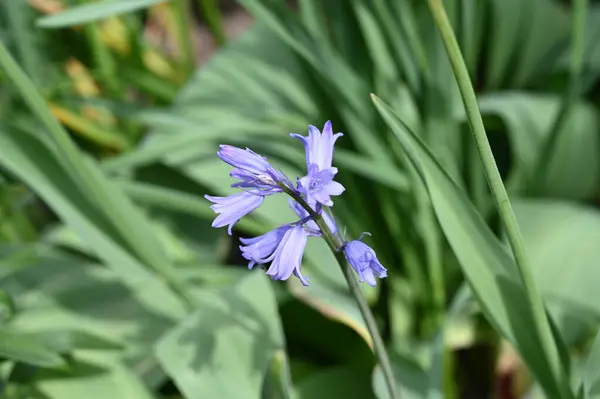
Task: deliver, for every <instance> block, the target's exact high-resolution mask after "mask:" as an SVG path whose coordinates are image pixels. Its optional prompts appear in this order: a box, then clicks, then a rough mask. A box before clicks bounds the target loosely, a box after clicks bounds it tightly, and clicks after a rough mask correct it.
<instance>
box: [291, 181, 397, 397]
mask: <svg viewBox="0 0 600 399" xmlns="http://www.w3.org/2000/svg"><path fill="white" fill-rule="evenodd" d="M281 188H283V191H284V192H285V193H286V194H287V195H289V196H290V197H292V198H293V199H294V200H295V201H296V202H298V203H299V204H300V205H302V207H303V208H304V209H305V210H306V211H307V212H308V214H309V215H310V216H311V217H312V219H313V220H314V222H315V223H316V224H317V226H319V229H320V230H321V234H322V236H323V238H324V239H325V241H326V242H327V245H329V248H331V250H332V251H333V254H334V255H335V258H336V259H337V261H338V264H339V265H340V267H341V268H342V272H343V273H344V277H345V278H346V282H347V283H348V288H349V289H350V293H351V294H352V296H353V297H354V299H355V300H356V304H357V305H358V308H359V310H360V313H361V315H362V317H363V319H364V321H365V324H366V325H367V330H369V334H370V335H371V339H372V340H373V349H374V350H375V355H376V356H377V359H379V365H380V366H381V370H382V371H383V376H384V379H385V382H386V385H387V388H388V391H389V394H390V399H398V398H399V397H400V396H399V395H398V393H397V390H396V384H395V382H394V373H393V372H392V364H391V362H390V358H389V357H388V354H387V351H386V349H385V344H384V342H383V339H382V338H381V334H380V333H379V329H378V328H377V322H376V321H375V317H374V316H373V313H372V312H371V309H370V308H369V304H368V303H367V300H366V299H365V297H364V296H363V294H362V292H361V290H360V286H359V285H358V282H357V281H356V277H355V276H354V273H353V271H352V267H351V266H350V265H349V264H348V262H346V258H345V257H344V254H343V253H342V252H341V249H342V246H343V244H344V243H343V242H342V240H341V239H340V237H339V236H338V235H336V234H333V232H332V231H331V230H329V227H328V226H327V223H325V220H324V219H323V216H322V215H321V214H319V213H317V212H315V210H314V209H312V208H311V207H310V205H308V204H307V203H306V201H305V200H304V199H303V198H302V197H301V196H300V195H299V194H297V193H296V192H294V191H293V190H291V189H290V188H288V187H286V186H285V185H281Z"/></svg>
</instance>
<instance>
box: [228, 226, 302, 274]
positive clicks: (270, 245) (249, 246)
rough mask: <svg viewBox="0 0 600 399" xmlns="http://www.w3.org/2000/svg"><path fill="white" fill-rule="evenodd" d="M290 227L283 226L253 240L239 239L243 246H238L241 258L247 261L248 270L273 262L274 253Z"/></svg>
mask: <svg viewBox="0 0 600 399" xmlns="http://www.w3.org/2000/svg"><path fill="white" fill-rule="evenodd" d="M291 228H292V226H290V225H285V226H281V227H278V228H276V229H275V230H271V231H269V232H268V233H266V234H263V235H261V236H258V237H254V238H240V241H241V242H242V244H244V245H240V250H241V251H242V256H243V257H244V258H245V259H247V260H248V261H249V263H248V269H252V268H253V267H254V265H256V264H259V265H262V264H265V263H268V262H270V261H272V260H273V257H274V252H275V250H276V249H277V247H278V246H279V244H280V243H281V240H282V239H283V237H284V236H285V233H287V232H288V230H289V229H291Z"/></svg>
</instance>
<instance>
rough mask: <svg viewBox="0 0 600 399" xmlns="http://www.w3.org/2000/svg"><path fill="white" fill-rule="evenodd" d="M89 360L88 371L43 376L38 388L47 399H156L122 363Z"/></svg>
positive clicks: (81, 370)
mask: <svg viewBox="0 0 600 399" xmlns="http://www.w3.org/2000/svg"><path fill="white" fill-rule="evenodd" d="M88 357H89V358H90V359H88V360H87V367H86V368H87V369H89V370H85V369H83V368H82V369H80V370H74V372H73V375H68V374H67V375H65V374H58V373H48V372H42V373H41V375H40V378H39V379H40V381H39V382H37V383H36V384H35V386H36V388H37V389H38V390H39V392H41V393H42V394H43V395H44V396H43V397H44V398H48V399H64V398H86V399H106V398H132V399H152V398H154V395H153V393H151V392H150V390H149V389H148V387H146V386H145V385H144V384H143V383H142V381H141V380H140V379H139V378H138V376H137V375H136V373H135V372H134V371H133V370H131V369H130V368H128V367H126V366H125V365H123V364H122V363H118V362H113V361H107V360H106V359H101V358H98V359H96V358H93V357H91V356H88Z"/></svg>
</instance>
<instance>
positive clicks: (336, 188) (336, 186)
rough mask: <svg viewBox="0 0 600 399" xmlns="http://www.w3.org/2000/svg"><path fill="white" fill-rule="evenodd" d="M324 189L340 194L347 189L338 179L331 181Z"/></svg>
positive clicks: (331, 193)
mask: <svg viewBox="0 0 600 399" xmlns="http://www.w3.org/2000/svg"><path fill="white" fill-rule="evenodd" d="M323 189H324V190H325V191H327V193H328V194H329V195H340V194H341V193H343V192H344V191H345V190H346V189H345V188H344V186H342V185H341V184H340V183H338V182H336V181H331V182H329V184H327V185H326V186H325V187H323Z"/></svg>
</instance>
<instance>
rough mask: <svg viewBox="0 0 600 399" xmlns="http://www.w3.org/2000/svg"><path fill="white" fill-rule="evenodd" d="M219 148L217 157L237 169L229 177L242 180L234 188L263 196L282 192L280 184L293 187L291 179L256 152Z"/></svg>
mask: <svg viewBox="0 0 600 399" xmlns="http://www.w3.org/2000/svg"><path fill="white" fill-rule="evenodd" d="M219 148H220V150H219V151H218V152H217V156H218V157H219V158H221V159H222V160H223V161H225V162H226V163H228V164H229V165H231V166H233V167H234V168H235V169H233V171H231V173H230V174H229V175H230V176H231V177H233V178H235V179H238V180H241V181H240V182H237V183H234V184H232V185H231V186H232V187H236V188H243V189H246V190H247V191H250V192H252V193H253V194H257V195H263V196H265V195H271V194H275V193H280V192H282V191H283V190H282V188H281V186H280V185H279V184H280V183H284V184H286V185H287V186H288V187H293V184H291V182H290V181H289V179H288V178H287V177H286V176H285V175H284V174H283V173H281V172H279V171H277V170H275V169H274V168H273V167H272V166H271V164H270V163H269V162H268V161H267V158H265V157H263V156H261V155H258V154H257V153H255V152H254V151H252V150H250V149H248V148H246V149H245V150H243V149H241V148H238V147H234V146H231V145H221V146H219Z"/></svg>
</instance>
